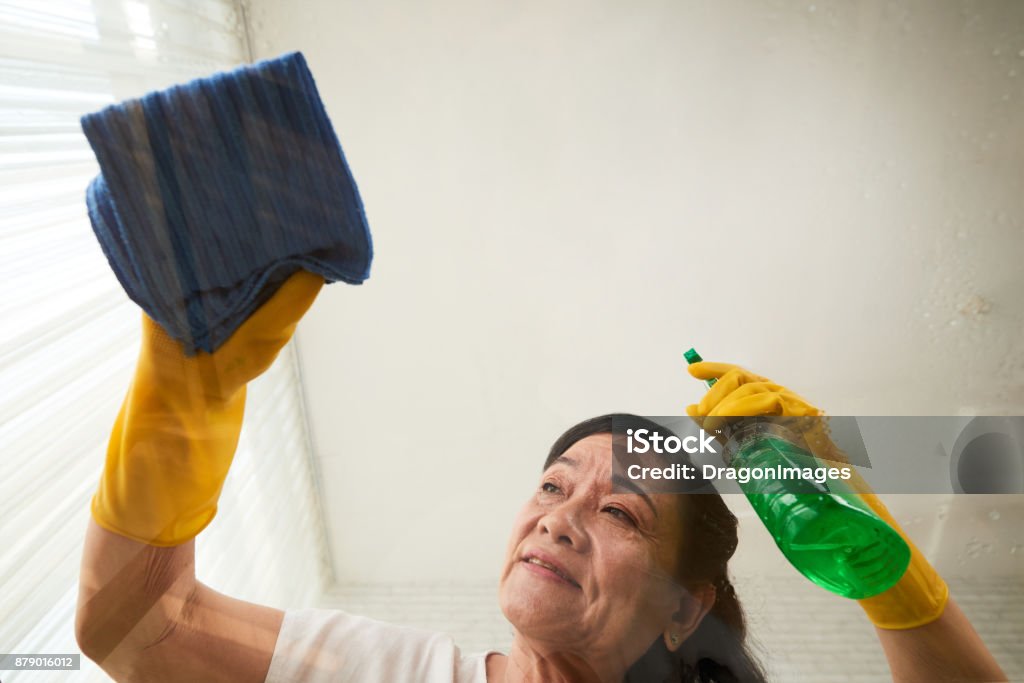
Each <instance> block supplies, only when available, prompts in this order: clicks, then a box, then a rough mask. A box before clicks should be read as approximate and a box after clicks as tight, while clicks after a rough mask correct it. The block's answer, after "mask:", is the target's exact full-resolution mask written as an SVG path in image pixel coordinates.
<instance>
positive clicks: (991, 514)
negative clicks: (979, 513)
mask: <svg viewBox="0 0 1024 683" xmlns="http://www.w3.org/2000/svg"><path fill="white" fill-rule="evenodd" d="M988 518H989V519H991V520H992V521H993V522H994V521H996V520H997V519H999V510H992V511H991V512H989V513H988Z"/></svg>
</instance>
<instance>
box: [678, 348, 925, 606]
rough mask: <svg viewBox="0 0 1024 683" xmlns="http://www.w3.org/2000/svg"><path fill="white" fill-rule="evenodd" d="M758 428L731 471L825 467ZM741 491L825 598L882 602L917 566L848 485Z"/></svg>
mask: <svg viewBox="0 0 1024 683" xmlns="http://www.w3.org/2000/svg"><path fill="white" fill-rule="evenodd" d="M685 357H686V360H687V362H688V363H697V362H700V360H701V357H700V356H699V355H698V354H697V352H696V351H694V350H693V349H690V350H689V351H687V352H686V354H685ZM706 384H707V385H708V386H711V385H713V384H714V380H709V381H708V382H706ZM752 427H753V428H751V429H744V428H742V427H741V428H740V429H739V430H737V432H736V434H735V435H734V437H732V439H733V440H732V446H733V447H734V448H733V455H732V459H731V460H730V462H729V465H730V466H731V467H734V468H738V467H750V468H755V467H756V468H766V467H799V468H806V467H812V468H813V467H820V466H821V463H820V462H819V461H818V460H817V459H816V458H815V457H814V456H813V455H812V454H811V453H809V452H808V451H807V450H805V449H803V448H801V447H799V446H797V445H795V444H793V443H791V442H790V441H788V440H787V439H785V438H783V437H782V436H779V435H778V434H775V433H772V430H771V427H770V426H767V427H765V426H761V427H759V426H758V425H756V424H754V425H752ZM779 431H781V430H779ZM738 483H739V484H740V488H741V489H742V490H743V493H744V494H746V496H747V499H748V500H749V501H750V504H751V505H752V506H753V508H754V511H755V512H756V513H757V516H758V517H759V518H760V519H761V521H762V522H763V523H764V525H765V527H767V529H768V531H769V532H770V533H771V535H772V538H773V539H774V540H775V544H776V545H777V546H778V547H779V550H781V551H782V554H783V555H785V556H786V559H788V560H789V562H790V564H792V565H793V566H794V567H796V569H797V570H798V571H799V572H800V573H801V574H803V575H804V576H806V577H807V578H808V579H810V580H811V581H813V582H814V583H816V584H818V585H819V586H821V587H822V588H824V589H826V590H829V591H831V592H833V593H837V594H839V595H842V596H844V597H847V598H853V599H858V600H859V599H861V598H868V597H871V596H872V595H878V594H879V593H882V592H883V591H885V590H887V589H889V588H890V587H892V586H893V585H894V584H895V583H896V582H897V581H899V580H900V577H902V576H903V573H904V572H905V571H906V570H907V566H908V565H909V564H910V548H909V547H908V546H907V544H906V542H905V541H904V540H903V538H902V537H900V535H899V534H898V533H897V532H896V531H895V530H894V529H893V528H892V527H891V526H889V525H888V524H887V523H886V522H885V521H884V520H883V519H881V518H880V517H879V516H878V515H877V514H875V512H874V511H873V510H872V509H871V508H870V507H868V505H867V504H866V503H864V502H863V501H862V500H861V499H860V498H859V497H858V496H857V495H856V494H854V493H853V492H852V491H849V490H848V489H845V487H842V484H841V481H831V482H830V483H828V484H824V483H818V482H817V481H815V480H813V479H776V478H767V477H766V478H764V479H750V481H748V482H747V483H746V484H744V483H742V482H738Z"/></svg>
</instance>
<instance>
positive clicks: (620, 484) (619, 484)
mask: <svg viewBox="0 0 1024 683" xmlns="http://www.w3.org/2000/svg"><path fill="white" fill-rule="evenodd" d="M612 486H613V487H614V488H624V489H628V490H629V491H630V492H632V493H635V494H637V495H638V496H640V497H641V498H643V499H644V502H645V503H647V507H649V508H651V512H653V513H654V516H655V517H657V516H658V508H656V507H654V501H652V500H651V497H650V496H648V495H647V494H646V493H644V490H643V489H642V488H640V487H639V486H637V485H636V483H635V482H632V481H630V480H629V479H626V478H625V477H623V476H621V475H618V474H615V475H612Z"/></svg>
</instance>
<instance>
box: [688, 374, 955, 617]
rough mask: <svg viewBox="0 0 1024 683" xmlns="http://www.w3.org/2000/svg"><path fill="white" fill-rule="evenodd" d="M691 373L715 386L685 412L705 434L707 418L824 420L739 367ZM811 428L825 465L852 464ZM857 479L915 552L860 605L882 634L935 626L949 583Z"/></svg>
mask: <svg viewBox="0 0 1024 683" xmlns="http://www.w3.org/2000/svg"><path fill="white" fill-rule="evenodd" d="M688 369H689V372H690V374H691V375H693V376H694V377H696V378H697V379H702V380H708V379H715V380H716V382H715V384H714V386H712V387H711V388H710V389H709V390H708V392H707V394H706V395H705V396H704V398H703V399H702V400H701V402H700V403H699V404H695V405H690V406H687V408H686V412H687V414H688V415H689V416H690V417H692V418H694V420H696V421H697V422H698V423H699V424H701V426H702V427H703V428H704V429H714V428H715V426H714V424H712V425H709V424H708V418H711V420H714V418H721V417H755V416H758V415H779V416H784V417H796V418H801V417H815V416H823V415H824V412H823V411H821V410H819V409H818V408H815V407H814V406H813V405H811V404H810V403H809V402H808V401H807V400H806V399H804V398H802V397H800V396H798V395H797V394H795V393H793V392H792V391H790V390H789V389H786V388H785V387H783V386H781V385H779V384H776V383H774V382H772V381H771V380H769V379H767V378H765V377H761V376H760V375H756V374H754V373H753V372H750V371H749V370H745V369H743V368H741V367H739V366H736V365H730V364H728V363H710V362H707V361H704V362H700V363H694V364H692V365H690V366H688ZM718 422H720V421H718ZM811 425H812V429H816V430H817V433H815V434H807V433H805V434H804V436H805V438H806V439H807V443H808V445H809V446H810V447H811V450H812V451H813V452H814V453H815V455H817V456H819V458H821V459H824V460H831V461H843V462H845V461H847V459H846V457H845V455H844V454H842V452H841V451H840V450H839V449H838V448H837V447H836V446H835V445H834V444H833V443H832V442H831V439H830V438H828V435H827V433H823V432H824V431H825V428H824V421H822V420H813V421H811ZM853 475H854V476H853V479H852V480H851V481H850V482H847V484H849V485H850V486H851V488H852V489H853V490H854V491H856V492H857V495H858V496H859V497H860V498H861V499H862V500H863V501H864V502H865V503H866V504H867V505H868V506H869V507H870V508H871V509H872V510H874V511H875V513H876V514H877V515H878V516H879V517H881V518H882V519H884V520H885V521H886V523H888V524H889V525H890V526H891V527H892V528H893V529H895V530H896V532H897V533H899V535H900V536H902V537H903V540H904V541H906V543H907V546H908V547H909V548H910V566H909V567H907V570H906V572H904V574H903V576H902V578H900V580H899V581H898V582H897V583H896V585H894V586H893V587H892V588H890V589H888V590H887V591H885V592H883V593H880V594H878V595H876V596H873V597H870V598H865V599H863V600H858V601H857V602H858V603H860V606H861V607H862V608H863V609H864V611H865V613H867V616H868V618H869V619H870V620H871V622H872V623H874V624H875V625H876V626H878V627H879V628H885V629H908V628H915V627H917V626H924V625H925V624H928V623H931V622H933V621H935V620H936V619H938V618H939V617H940V616H942V612H943V610H945V608H946V602H947V601H948V600H949V588H948V586H947V585H946V582H945V581H943V580H942V577H941V576H939V574H938V572H936V571H935V568H934V567H932V566H931V564H930V563H929V562H928V560H926V559H925V558H924V555H922V554H921V551H920V550H918V549H917V546H915V545H914V543H913V542H912V541H911V540H910V538H909V537H907V535H906V533H904V531H903V529H901V528H900V525H899V524H897V523H896V520H895V519H893V517H892V515H891V514H889V511H888V510H887V509H886V507H885V505H883V504H882V501H880V500H879V499H878V497H877V496H876V495H875V494H874V493H872V491H871V489H870V487H869V486H868V485H867V483H866V482H865V481H864V480H863V479H862V478H861V477H860V475H859V474H858V473H857V471H856V469H853Z"/></svg>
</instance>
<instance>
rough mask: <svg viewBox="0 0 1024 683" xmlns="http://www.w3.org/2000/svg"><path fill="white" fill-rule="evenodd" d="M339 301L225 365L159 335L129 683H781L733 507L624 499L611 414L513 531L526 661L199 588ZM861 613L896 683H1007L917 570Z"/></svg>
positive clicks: (715, 369) (255, 323) (123, 611)
mask: <svg viewBox="0 0 1024 683" xmlns="http://www.w3.org/2000/svg"><path fill="white" fill-rule="evenodd" d="M322 284H323V282H322V280H321V279H320V278H319V277H318V276H313V275H310V274H308V273H298V274H296V275H295V276H293V277H292V278H291V279H290V280H288V281H287V282H286V283H285V284H284V285H283V286H282V287H281V289H280V290H279V291H278V292H277V293H276V294H275V295H274V296H273V297H272V298H271V299H270V300H269V301H268V302H267V303H266V304H264V305H263V306H262V307H261V308H260V309H259V310H258V311H257V312H256V313H255V314H254V315H253V316H252V317H251V318H250V319H249V320H248V321H247V322H246V323H245V324H244V325H243V326H242V327H241V328H240V329H239V330H238V331H237V332H236V333H235V334H234V335H233V336H232V337H231V339H230V340H228V342H227V343H226V344H225V345H224V346H222V347H221V348H219V349H218V350H217V351H216V352H215V353H213V354H205V353H200V354H199V355H197V356H194V357H186V356H185V355H184V353H183V352H182V349H181V346H180V345H179V344H177V343H176V342H174V341H172V340H170V339H169V338H168V337H167V336H166V335H165V334H164V333H163V331H162V330H161V329H160V328H159V327H158V326H157V325H156V324H155V323H153V322H152V321H150V320H149V319H148V318H144V320H143V341H142V349H141V353H140V356H139V361H138V365H137V368H136V374H135V378H134V380H133V382H132V385H131V388H130V390H129V392H128V395H127V397H126V399H125V402H124V405H123V406H122V409H121V412H120V414H119V415H118V418H117V422H116V424H115V426H114V429H113V433H112V436H111V439H110V445H109V448H108V452H107V461H106V467H105V468H104V472H103V475H102V478H101V481H100V485H99V490H98V491H97V493H96V495H95V496H94V498H93V503H92V516H93V520H92V522H91V524H90V527H89V530H88V535H87V538H86V543H85V550H84V557H83V563H82V572H81V584H80V595H79V604H78V612H77V620H76V634H77V637H78V641H79V644H80V646H81V648H82V651H83V652H84V653H85V654H86V655H88V656H89V657H91V658H92V659H93V660H95V661H96V662H98V663H99V664H100V665H101V666H102V667H103V668H104V669H105V670H106V671H107V672H108V673H109V674H110V675H111V676H112V677H113V678H114V679H115V680H118V681H140V682H145V683H158V682H162V681H180V682H187V683H195V682H197V681H202V682H208V683H214V682H218V681H225V682H231V683H247V682H252V683H259V682H261V681H268V682H271V683H278V682H280V683H285V682H288V683H298V682H300V681H308V682H309V683H326V682H327V681H332V682H333V681H421V680H422V681H457V682H460V683H462V682H466V683H468V682H478V683H483V682H485V681H487V682H490V683H495V682H498V681H509V682H511V681H673V682H675V681H703V682H707V683H710V682H712V681H715V682H718V683H725V682H727V681H763V680H765V677H764V675H763V674H762V672H761V670H760V668H759V667H758V665H757V663H756V662H755V661H754V660H753V659H752V658H751V657H750V656H749V655H748V654H747V652H746V650H745V649H744V644H743V640H744V634H745V629H744V619H743V612H742V610H741V608H740V605H739V602H738V600H737V598H736V594H735V592H734V591H733V588H732V585H731V584H730V582H729V578H728V573H727V562H728V560H729V558H730V557H731V555H732V553H733V551H734V550H735V548H736V518H735V517H734V516H733V515H732V514H731V513H730V512H729V510H728V509H727V508H726V506H725V504H724V502H723V501H722V499H721V498H720V497H719V496H717V495H666V494H653V495H647V494H642V493H622V492H620V491H619V490H617V489H613V486H612V471H611V462H612V458H611V448H612V436H611V426H612V416H605V417H602V418H595V419H593V420H588V421H586V422H584V423H581V424H579V425H577V426H575V427H573V428H571V429H570V430H568V431H567V432H566V433H565V434H563V435H562V436H561V437H560V438H559V439H558V440H557V441H556V442H555V444H554V446H553V447H552V449H551V452H550V453H549V455H548V457H547V460H546V461H545V462H544V467H543V472H542V475H541V478H540V481H539V482H538V485H537V487H536V489H535V490H534V491H533V492H532V493H530V494H529V496H528V497H527V500H526V503H525V505H524V506H523V508H522V509H521V510H520V512H519V515H518V516H517V517H516V520H515V523H514V526H513V531H512V535H511V538H510V539H509V543H508V551H507V554H506V558H505V564H504V567H503V569H502V572H501V581H500V602H501V608H502V611H503V612H504V614H505V616H506V617H507V618H508V620H509V622H511V624H512V626H513V628H514V632H515V637H514V641H513V644H512V648H511V650H510V651H509V652H508V653H507V654H501V653H496V652H490V653H485V654H481V655H476V656H463V655H461V654H460V652H459V650H458V648H457V647H455V645H454V644H453V643H452V641H451V639H450V638H447V637H445V636H443V635H440V634H433V633H427V632H422V631H417V630H414V629H409V628H404V627H398V626H393V625H389V624H384V623H380V622H376V621H373V620H369V619H365V618H361V617H356V616H352V615H348V614H346V613H343V612H337V611H325V610H297V611H289V612H281V611H280V610H276V609H272V608H269V607H264V606H260V605H254V604H250V603H246V602H242V601H240V600H235V599H232V598H230V597H228V596H226V595H222V594H220V593H217V592H215V591H213V590H211V589H210V588H208V587H206V586H204V585H203V584H201V583H199V582H198V581H197V580H196V577H195V564H194V542H193V540H192V539H193V538H194V536H195V535H196V534H198V533H199V532H200V531H202V529H203V528H204V527H205V526H206V525H207V524H208V523H209V522H210V520H211V519H212V518H213V515H214V513H215V511H216V502H217V497H218V494H219V492H220V488H221V485H222V483H223V480H224V477H225V476H226V474H227V471H228V467H229V466H230V463H231V457H232V455H233V453H234V449H235V446H236V445H237V440H238V432H239V429H240V426H241V420H242V410H243V407H244V401H245V385H246V383H247V382H248V381H249V380H251V379H253V378H254V377H256V376H258V375H259V374H260V373H261V372H263V371H264V370H265V369H266V368H267V367H269V365H270V364H271V363H272V362H273V360H274V358H275V357H276V355H277V353H278V352H279V351H280V349H281V348H282V347H283V346H284V344H285V343H287V341H288V339H289V338H290V337H291V335H292V333H293V331H294V329H295V326H296V324H297V323H298V321H299V319H300V318H301V317H302V315H303V314H304V313H305V311H306V310H307V309H308V308H309V306H310V305H311V304H312V302H313V300H314V298H315V297H316V295H317V292H318V291H319V289H320V286H321V285H322ZM691 371H692V372H694V374H696V375H698V376H702V377H705V378H707V377H716V378H719V382H718V384H717V385H716V388H715V389H713V390H712V391H711V392H709V393H708V396H707V397H705V400H704V401H702V402H701V404H700V405H699V406H693V407H691V414H692V415H694V416H700V415H709V414H715V415H745V414H761V413H775V414H790V413H791V412H796V413H804V414H806V411H808V410H813V409H811V408H810V407H809V406H807V404H805V403H803V402H802V399H800V398H799V397H797V396H796V395H795V394H792V393H791V392H788V391H787V390H785V389H784V388H782V387H780V386H778V385H775V384H771V383H769V382H767V381H765V380H764V378H760V377H758V376H756V375H753V374H751V373H747V372H746V371H744V370H742V369H739V368H735V367H732V366H725V365H722V364H713V363H705V364H700V365H695V366H692V370H691ZM619 417H620V419H622V420H625V421H627V422H629V421H632V424H634V425H635V426H641V425H645V424H650V423H646V421H644V420H643V418H637V417H632V416H619ZM862 604H863V605H864V607H865V610H866V611H867V613H868V616H869V617H870V618H871V619H872V620H873V621H874V622H875V623H876V624H879V625H881V626H884V628H882V627H879V628H877V629H876V631H877V633H878V637H879V640H880V641H881V644H882V646H883V648H884V650H885V653H886V656H887V657H888V659H889V663H890V667H891V669H892V672H893V676H894V678H895V679H897V680H903V681H928V682H934V681H942V680H959V681H962V680H977V681H983V680H984V681H990V680H1004V677H1003V674H1002V672H1001V671H1000V670H999V667H998V666H997V665H996V663H995V662H994V660H993V659H992V657H991V655H990V654H989V652H988V650H987V649H986V648H985V646H984V644H983V643H982V642H981V641H980V639H979V638H978V636H977V635H976V634H975V632H974V630H973V628H972V627H971V625H970V624H969V623H968V622H967V620H966V618H965V617H964V615H963V614H962V613H961V612H960V611H959V609H957V607H956V605H955V604H954V603H953V602H952V601H948V602H947V600H946V592H945V584H943V583H942V582H941V579H939V578H938V576H937V575H935V574H934V570H932V569H931V568H930V567H929V566H928V565H927V563H926V562H925V561H924V560H923V558H921V557H920V556H919V555H918V554H916V551H915V557H914V560H913V561H912V564H911V571H908V572H907V575H905V577H904V579H902V580H901V581H900V583H898V584H897V585H896V586H894V587H893V588H892V589H890V590H889V591H887V592H886V593H883V594H882V595H881V596H877V597H875V598H871V599H869V600H865V601H862Z"/></svg>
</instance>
